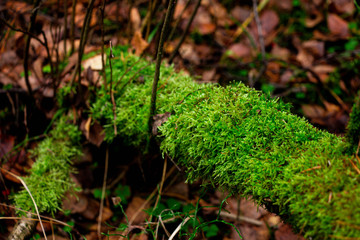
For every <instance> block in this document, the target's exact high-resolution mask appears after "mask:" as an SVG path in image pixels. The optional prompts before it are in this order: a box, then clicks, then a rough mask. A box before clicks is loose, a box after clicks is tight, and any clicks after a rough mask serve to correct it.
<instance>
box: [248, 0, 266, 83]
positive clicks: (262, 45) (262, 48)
mask: <svg viewBox="0 0 360 240" xmlns="http://www.w3.org/2000/svg"><path fill="white" fill-rule="evenodd" d="M252 2H253V13H254V18H255V22H256V26H257V31H258V38H259V44H260V51H261V61H262V65H261V68H260V71H259V73H258V74H257V76H256V78H255V80H254V81H251V82H249V85H250V86H251V87H253V86H254V84H255V83H256V82H257V81H259V79H260V78H261V76H262V75H263V74H264V72H265V70H266V67H267V62H266V52H265V41H264V34H263V29H262V26H261V21H260V18H259V12H258V6H257V0H252Z"/></svg>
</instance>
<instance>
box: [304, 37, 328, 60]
mask: <svg viewBox="0 0 360 240" xmlns="http://www.w3.org/2000/svg"><path fill="white" fill-rule="evenodd" d="M302 46H303V48H304V49H305V50H306V51H307V52H309V53H311V54H312V55H314V56H315V57H322V56H324V53H325V43H324V42H323V41H316V40H309V41H305V42H303V44H302Z"/></svg>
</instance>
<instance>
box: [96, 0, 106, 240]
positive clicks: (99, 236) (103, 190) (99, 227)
mask: <svg viewBox="0 0 360 240" xmlns="http://www.w3.org/2000/svg"><path fill="white" fill-rule="evenodd" d="M104 2H105V1H104ZM108 168H109V147H107V148H106V155H105V169H104V179H103V186H102V191H101V201H100V209H99V219H98V229H97V234H98V238H99V239H101V221H102V216H103V209H104V198H105V192H106V179H107V174H108Z"/></svg>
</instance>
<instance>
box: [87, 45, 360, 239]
mask: <svg viewBox="0 0 360 240" xmlns="http://www.w3.org/2000/svg"><path fill="white" fill-rule="evenodd" d="M125 50H126V49H124V48H121V49H119V48H118V49H115V51H114V53H115V56H117V57H118V58H117V59H115V60H114V61H113V63H112V65H113V72H114V77H113V78H114V81H115V84H113V85H114V86H115V87H114V93H115V99H116V125H117V129H118V133H119V137H122V138H124V139H125V140H127V142H128V143H129V144H131V145H135V146H138V147H141V146H142V145H141V144H143V143H144V142H146V139H147V137H148V131H147V130H148V127H147V120H148V117H149V108H150V106H149V105H150V95H151V94H150V93H151V84H152V79H153V74H154V68H155V66H154V64H150V65H149V64H148V62H147V61H146V60H139V59H138V57H136V56H133V55H131V54H128V53H126V51H125ZM119 56H120V57H119ZM137 61H138V62H137ZM136 62H137V63H136ZM134 63H136V64H135V65H134ZM133 65H134V66H133ZM125 72H127V73H126V74H125V75H124V73H125ZM107 73H108V74H109V71H108V72H107ZM119 80H121V81H120V82H116V81H119ZM97 94H98V97H97V98H96V100H95V101H94V102H93V104H92V109H91V113H92V116H93V117H94V118H95V119H97V120H99V121H100V122H102V123H103V125H104V126H105V132H106V139H107V140H108V141H111V140H112V139H113V138H114V137H115V136H114V129H113V121H114V117H113V112H112V104H111V100H110V96H109V94H108V93H107V92H105V88H104V87H102V88H100V89H98V93H97ZM157 106H158V108H157V114H161V113H165V112H170V113H171V117H170V118H169V119H168V121H167V122H166V123H164V124H163V125H162V126H161V127H159V130H160V132H161V136H160V137H159V138H158V139H159V141H161V150H162V151H163V153H166V154H169V155H170V156H171V157H174V158H175V159H176V160H177V161H178V162H179V164H181V165H182V166H184V167H186V169H187V175H188V181H190V182H191V181H194V180H196V179H199V178H200V179H203V180H206V181H207V182H208V183H210V184H213V185H214V186H220V187H222V188H224V189H227V190H229V191H231V192H233V193H234V194H239V195H241V196H244V197H252V198H253V199H254V201H256V202H257V203H258V204H263V205H266V206H267V207H268V208H270V209H272V210H274V211H275V212H277V213H279V214H280V215H281V216H282V217H283V219H285V220H286V221H288V222H290V223H291V224H292V226H294V227H295V228H296V229H297V230H298V231H300V232H302V233H303V234H304V235H305V237H312V238H313V239H331V238H334V239H345V238H346V237H358V236H360V188H359V181H360V177H359V175H358V174H357V172H356V171H355V170H354V168H353V166H352V164H351V161H352V162H353V163H355V164H357V161H356V160H355V159H354V157H353V156H350V155H347V154H346V153H345V152H346V149H347V148H348V144H347V143H346V142H345V141H344V139H343V138H341V137H337V136H335V135H332V134H330V133H328V132H325V131H321V130H319V129H316V128H315V127H313V126H312V125H311V124H309V123H308V122H307V120H305V119H304V118H300V117H298V116H295V115H293V114H291V113H290V106H289V105H287V104H284V103H283V102H282V101H281V100H279V99H271V98H268V97H267V96H265V95H264V94H262V93H261V92H259V91H256V90H254V89H251V88H248V87H246V86H245V85H244V84H241V83H234V84H232V85H230V86H228V87H225V88H223V87H219V86H218V85H214V84H212V85H200V84H196V83H194V82H193V80H192V79H191V78H190V77H188V76H186V75H185V74H183V73H175V71H174V69H173V68H172V67H165V66H162V67H161V75H160V83H159V88H158V100H157ZM358 167H359V165H358Z"/></svg>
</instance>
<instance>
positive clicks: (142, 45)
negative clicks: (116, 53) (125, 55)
mask: <svg viewBox="0 0 360 240" xmlns="http://www.w3.org/2000/svg"><path fill="white" fill-rule="evenodd" d="M131 46H132V47H133V48H134V49H135V55H137V56H140V55H141V54H142V53H143V52H144V50H145V49H146V48H147V47H148V46H149V44H148V43H147V42H146V41H145V40H144V39H143V38H142V36H141V32H140V31H136V32H135V33H134V36H133V38H132V39H131Z"/></svg>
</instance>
